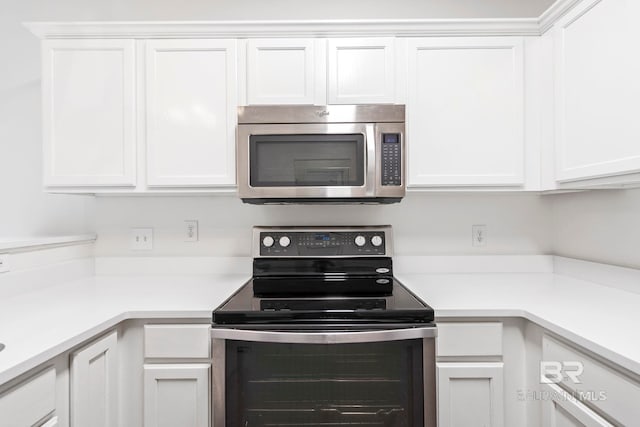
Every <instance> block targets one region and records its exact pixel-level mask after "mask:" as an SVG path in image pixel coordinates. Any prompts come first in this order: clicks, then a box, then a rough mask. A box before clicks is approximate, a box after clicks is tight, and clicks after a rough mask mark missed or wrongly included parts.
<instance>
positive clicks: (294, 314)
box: [213, 279, 434, 329]
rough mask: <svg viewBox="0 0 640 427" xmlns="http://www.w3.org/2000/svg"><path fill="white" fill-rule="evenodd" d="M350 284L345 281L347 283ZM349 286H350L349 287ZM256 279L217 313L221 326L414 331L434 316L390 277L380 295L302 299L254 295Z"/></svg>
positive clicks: (301, 296) (429, 321) (215, 316)
mask: <svg viewBox="0 0 640 427" xmlns="http://www.w3.org/2000/svg"><path fill="white" fill-rule="evenodd" d="M343 285H346V283H343ZM347 286H348V285H347ZM253 288H254V279H252V280H249V281H248V282H247V283H246V284H245V285H244V286H242V287H241V288H240V289H239V290H238V291H237V292H236V293H235V294H233V295H232V296H231V297H230V298H229V299H227V301H225V302H224V303H222V305H221V306H220V307H218V308H217V309H216V310H215V311H214V312H213V324H214V326H215V325H218V326H223V325H226V326H233V327H238V328H242V327H249V328H252V329H255V328H260V326H264V327H265V328H269V329H273V328H274V326H276V325H281V326H282V327H287V328H290V327H293V326H299V327H300V328H314V327H317V328H322V329H326V328H338V329H340V328H343V327H347V326H349V328H350V329H351V327H353V326H357V325H361V326H368V327H374V328H375V326H376V325H379V326H385V327H389V326H394V325H395V326H396V327H413V326H424V325H425V324H428V323H432V322H433V320H434V312H433V309H432V308H431V307H429V305H427V304H426V303H424V302H423V301H422V300H420V299H419V298H418V297H416V296H415V295H414V294H413V293H411V292H410V291H409V290H408V289H407V288H405V287H404V286H403V285H402V284H401V283H400V282H398V281H397V280H395V279H392V288H391V292H389V293H386V294H384V295H376V296H362V295H353V296H335V295H324V296H311V297H308V296H304V295H289V296H284V295H278V296H269V297H260V296H256V295H255V294H254V289H253Z"/></svg>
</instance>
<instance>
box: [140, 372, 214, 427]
mask: <svg viewBox="0 0 640 427" xmlns="http://www.w3.org/2000/svg"><path fill="white" fill-rule="evenodd" d="M209 406H210V402H209V364H170V365H145V366H144V427H175V426H180V427H207V426H208V425H209Z"/></svg>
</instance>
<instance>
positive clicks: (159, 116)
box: [145, 40, 237, 187]
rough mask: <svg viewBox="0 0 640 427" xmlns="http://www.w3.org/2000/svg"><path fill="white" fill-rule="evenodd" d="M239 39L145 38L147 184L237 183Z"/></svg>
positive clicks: (196, 185)
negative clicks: (236, 136)
mask: <svg viewBox="0 0 640 427" xmlns="http://www.w3.org/2000/svg"><path fill="white" fill-rule="evenodd" d="M235 43H236V42H235V41H234V40H149V41H147V42H146V61H145V62H146V73H145V74H146V79H145V81H146V104H145V105H146V117H147V119H146V130H147V131H146V141H147V184H148V185H149V186H171V187H202V186H230V185H234V183H235V123H236V106H237V101H236V97H237V80H236V46H235Z"/></svg>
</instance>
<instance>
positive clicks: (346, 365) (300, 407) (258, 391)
mask: <svg viewBox="0 0 640 427" xmlns="http://www.w3.org/2000/svg"><path fill="white" fill-rule="evenodd" d="M226 345H227V348H226V363H227V366H226V425H227V426H248V427H254V426H264V427H266V426H318V427H320V426H352V425H353V426H388V427H391V426H393V427H415V426H420V425H423V419H424V406H423V405H424V403H423V400H424V399H423V396H424V393H423V381H422V379H423V374H422V340H403V341H389V342H380V343H362V344H332V345H320V344H276V343H255V342H244V341H227V344H226Z"/></svg>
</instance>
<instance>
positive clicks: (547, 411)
mask: <svg viewBox="0 0 640 427" xmlns="http://www.w3.org/2000/svg"><path fill="white" fill-rule="evenodd" d="M541 397H542V416H543V423H544V425H545V426H547V427H613V424H610V423H609V422H607V421H606V420H605V419H603V418H602V417H600V416H599V415H598V414H596V413H595V412H593V411H592V410H591V409H589V408H587V407H586V406H585V405H583V404H582V403H580V402H578V401H577V400H576V399H575V398H574V397H573V396H572V395H571V394H569V393H567V392H566V391H564V390H563V389H561V388H560V387H558V386H557V385H555V384H543V390H542V394H541Z"/></svg>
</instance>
